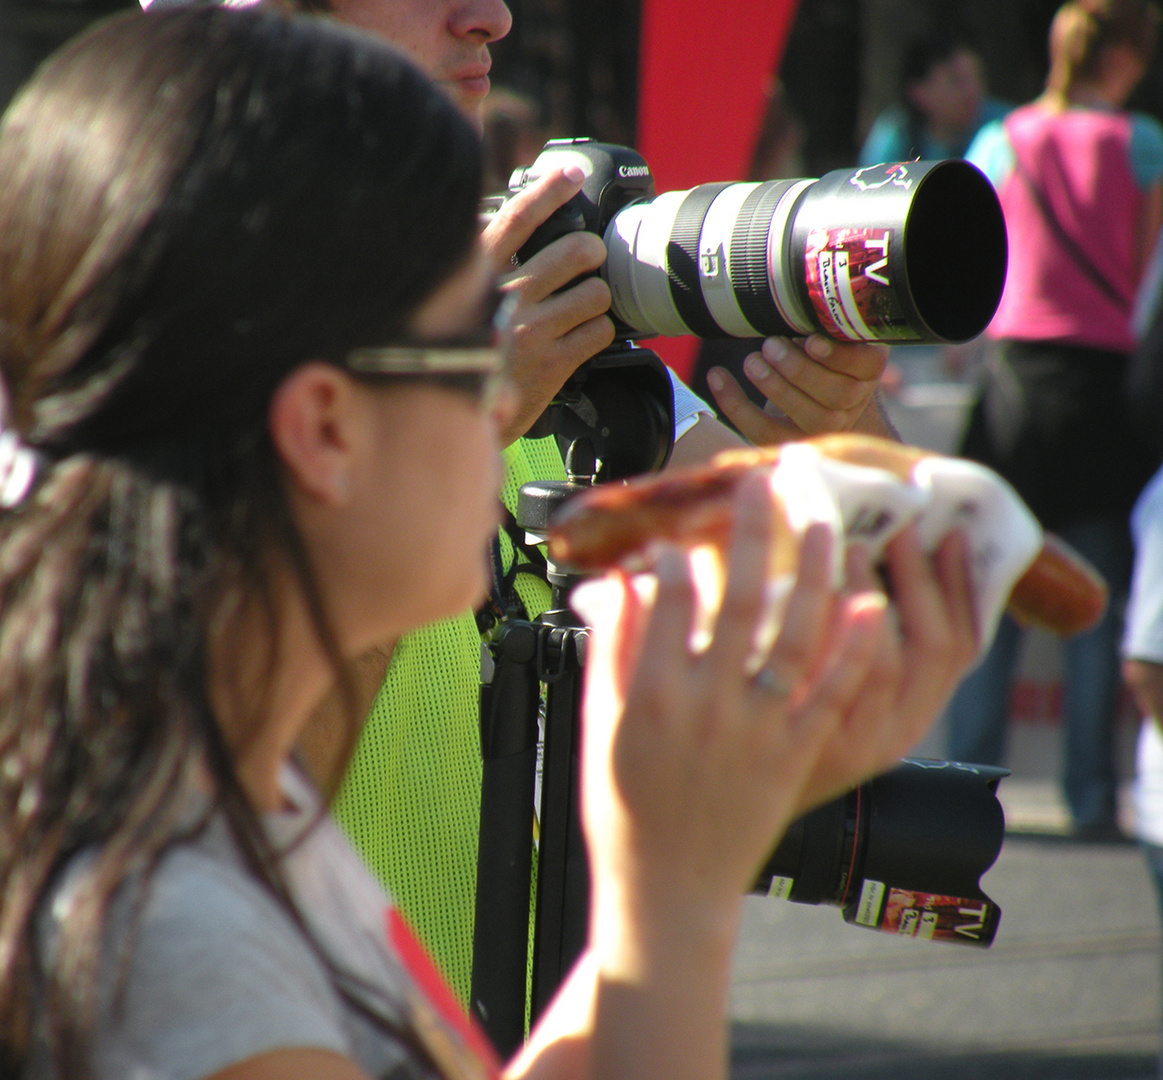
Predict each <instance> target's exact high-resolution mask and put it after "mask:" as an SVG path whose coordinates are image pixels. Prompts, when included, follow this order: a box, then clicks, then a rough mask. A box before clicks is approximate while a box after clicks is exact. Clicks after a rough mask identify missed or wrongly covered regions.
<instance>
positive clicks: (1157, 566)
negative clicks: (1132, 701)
mask: <svg viewBox="0 0 1163 1080" xmlns="http://www.w3.org/2000/svg"><path fill="white" fill-rule="evenodd" d="M1131 532H1132V534H1133V536H1134V540H1135V569H1134V574H1133V576H1132V578H1131V594H1130V599H1129V601H1128V604H1127V615H1126V625H1125V629H1124V632H1123V655H1124V656H1125V657H1127V658H1128V659H1133V660H1146V661H1148V662H1150V663H1153V664H1163V469H1160V470H1159V471H1158V472H1156V473H1155V475H1154V476H1153V477H1152V478H1151V481H1150V483H1148V484H1147V486H1146V487H1145V488H1144V489H1143V491H1142V494H1140V496H1139V499H1138V501H1137V502H1136V503H1135V508H1134V510H1133V511H1132V512H1131ZM1160 723H1163V717H1153V718H1148V719H1146V720H1144V722H1143V725H1142V727H1141V728H1140V730H1139V742H1138V748H1137V750H1136V762H1135V784H1134V805H1135V831H1136V833H1137V834H1138V836H1139V837H1140V838H1141V839H1143V840H1146V841H1147V842H1148V843H1151V844H1158V845H1161V846H1163V732H1161V730H1160Z"/></svg>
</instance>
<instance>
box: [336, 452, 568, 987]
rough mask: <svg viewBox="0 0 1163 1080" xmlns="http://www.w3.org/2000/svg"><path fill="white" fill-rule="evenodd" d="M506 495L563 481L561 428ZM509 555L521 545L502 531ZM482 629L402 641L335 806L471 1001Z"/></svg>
mask: <svg viewBox="0 0 1163 1080" xmlns="http://www.w3.org/2000/svg"><path fill="white" fill-rule="evenodd" d="M505 466H506V468H505V482H504V486H503V488H502V491H501V497H502V499H503V501H504V503H505V505H506V506H508V507H509V509H510V510H513V509H514V508H515V506H516V499H517V492H518V490H519V489H520V487H521V485H522V484H524V483H526V482H528V481H530V480H561V479H564V478H565V469H564V466H563V465H562V461H561V455H560V453H559V452H558V449H557V445H556V443H555V441H554V440H553V439H552V438H548V439H537V440H532V439H520V440H518V441H517V442H516V443H514V444H513V445H512V446H510V447H508V448H507V449H506V451H505ZM501 548H502V556H503V558H504V560H505V565H506V566H508V565H510V561H511V559H512V554H513V552H512V547H511V546H510V544H509V540H508V537H507V536H506V535H505V534H504V533H503V532H502V533H501ZM516 588H517V591H518V593H519V594H520V596H521V599H522V601H523V602H524V604H525V607H526V610H527V611H528V612H529V615H530V617H531V618H536V617H537V616H538V615H540V614H541V612H542V611H544V610H545V608H546V607H547V606H548V604H549V598H550V597H549V588H548V586H547V585H545V583H544V582H542V581H538V580H535V579H533V578H531V577H529V576H526V575H519V576H518V577H517V579H516ZM480 659H481V638H480V634H479V632H478V631H477V625H476V620H475V618H474V616H473V613H472V612H467V611H466V612H465V613H464V614H463V615H461V616H459V617H457V618H453V619H447V620H445V621H443V622H439V623H436V624H434V625H432V626H428V627H425V628H423V629H421V630H418V631H416V632H415V633H413V634H410V635H408V636H407V637H405V638H403V639H402V640H401V641H400V642H399V644H398V645H397V646H396V649H395V652H394V653H393V655H392V662H391V664H390V666H389V668H388V672H387V675H386V677H385V679H384V684H383V686H382V687H380V692H379V696H378V697H377V698H376V701H375V704H374V705H373V706H372V710H371V713H370V715H369V716H368V719H367V724H366V726H365V728H364V730H363V734H362V735H361V737H360V740H359V744H358V746H357V747H356V751H355V756H354V758H353V759H352V762H351V766H350V768H349V770H348V773H347V776H346V777H345V779H344V782H343V786H342V788H341V790H340V792H339V796H338V798H337V799H336V801H335V804H334V807H333V813H334V815H335V817H336V819H337V820H338V821H339V823H340V825H341V826H342V827H343V829H344V830H345V831H346V832H347V834H348V835H349V836H350V837H351V840H352V842H353V843H354V844H355V846H356V847H357V848H358V849H359V851H360V852H361V853H362V855H363V857H364V859H365V860H366V861H367V863H368V865H369V866H370V867H371V868H372V870H373V871H374V872H375V873H376V874H377V875H378V877H379V878H380V880H381V881H382V882H383V883H384V885H385V886H386V887H387V889H388V891H389V892H390V893H391V894H392V896H393V897H394V898H395V900H396V903H397V904H398V905H399V907H400V910H401V911H402V912H403V913H404V915H405V916H406V917H407V919H408V921H409V922H410V923H411V924H412V926H413V928H414V929H415V931H416V933H417V935H418V936H419V937H420V939H421V940H422V941H423V942H424V944H425V945H426V946H427V948H428V951H429V952H430V953H431V954H432V956H433V958H434V959H435V960H436V962H437V963H438V964H439V965H440V968H441V970H442V971H443V972H444V974H445V976H446V977H447V978H448V980H449V982H450V983H451V984H452V986H453V988H454V989H455V990H456V992H457V993H458V994H459V996H460V998H461V1001H462V1002H463V1003H465V1004H467V1002H468V998H469V988H470V980H471V976H472V940H473V916H474V905H475V902H476V875H477V834H478V831H479V827H480V796H481V756H480V726H479V695H480Z"/></svg>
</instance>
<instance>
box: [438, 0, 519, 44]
mask: <svg viewBox="0 0 1163 1080" xmlns="http://www.w3.org/2000/svg"><path fill="white" fill-rule="evenodd" d="M448 25H449V29H450V30H451V31H452V33H453V34H455V35H456V36H457V37H468V36H469V35H476V36H477V37H479V38H480V39H481V41H482V42H486V43H487V42H490V41H500V40H501V38H503V37H504V36H505V35H506V34H508V32H509V31H510V30H511V29H512V27H513V16H512V14H510V12H509V9H508V7H506V6H505V4H504V2H503V0H464V2H463V3H459V4H457V5H456V7H455V8H454V9H453V12H452V14H451V15H450V16H449V20H448Z"/></svg>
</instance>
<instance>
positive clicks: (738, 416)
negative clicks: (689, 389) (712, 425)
mask: <svg viewBox="0 0 1163 1080" xmlns="http://www.w3.org/2000/svg"><path fill="white" fill-rule="evenodd" d="M707 386H709V387H710V389H711V394H712V395H713V396H714V398H715V404H716V405H717V406H718V408H719V411H720V412H721V413H722V414H723V415H724V416H725V417H726V418H727V419H728V420H729V421H730V422H731V423H732V424H733V425H734V426H735V430H736V431H738V432H739V434H740V435H742V436H743V438H745V439H747V440H749V441H750V442H752V443H754V444H755V445H756V446H770V445H773V444H775V443H782V442H787V441H788V439H796V438H802V437H803V434H804V433H803V431H801V430H800V429H799V428H797V427H796V426H795V425H794V424H792V423H790V422H789V421H787V420H784V419H781V418H780V417H777V416H773V415H771V414H769V413H766V412H764V410H763V409H761V408H759V406H758V405H756V404H755V402H753V401H752V400H751V399H750V398H749V397H748V396H747V395H746V394H745V393H744V392H743V388H742V387H741V386H740V385H739V383H738V381H737V380H736V379H735V377H734V376H733V375H732V374H731V373H730V372H729V371H728V370H727V369H726V368H712V369H711V370H710V371H709V372H707Z"/></svg>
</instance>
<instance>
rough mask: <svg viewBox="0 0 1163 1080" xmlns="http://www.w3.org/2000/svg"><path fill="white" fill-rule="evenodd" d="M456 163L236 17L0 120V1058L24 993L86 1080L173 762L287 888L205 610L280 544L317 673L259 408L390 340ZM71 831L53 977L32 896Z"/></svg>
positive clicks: (469, 211)
mask: <svg viewBox="0 0 1163 1080" xmlns="http://www.w3.org/2000/svg"><path fill="white" fill-rule="evenodd" d="M479 159H480V154H479V147H478V143H477V137H476V135H475V133H474V132H473V130H472V128H471V127H470V126H469V125H468V123H467V122H466V121H465V120H463V119H462V118H461V117H460V116H459V114H458V113H457V111H456V110H455V108H454V106H453V105H452V104H451V103H450V102H449V101H447V100H446V99H445V98H444V96H443V95H442V94H441V93H440V92H439V91H437V90H435V89H434V88H432V87H431V85H430V84H429V83H428V82H427V80H426V79H425V78H424V77H423V76H422V75H420V74H419V73H418V72H417V71H416V69H414V68H413V67H412V66H411V65H410V64H408V63H407V62H406V61H404V60H402V59H401V58H399V57H398V56H397V55H396V54H395V53H394V52H392V51H391V50H390V49H388V48H387V47H386V46H383V45H382V44H380V43H378V42H374V41H372V40H370V39H368V38H365V37H363V36H362V35H358V34H356V33H355V32H353V31H349V30H346V29H344V28H341V27H338V26H335V25H330V24H327V23H323V22H320V21H318V20H311V19H293V18H292V19H288V18H283V17H281V16H278V15H273V14H260V13H257V12H254V11H246V12H242V11H230V10H222V9H214V8H209V7H200V8H177V9H168V10H160V11H152V12H149V13H146V14H139V13H136V12H135V13H132V14H127V15H121V16H117V17H115V18H113V19H111V20H109V21H107V22H105V23H103V24H101V25H99V26H98V27H96V28H95V29H93V30H92V31H90V32H89V33H87V34H86V35H84V36H83V37H81V38H80V39H77V40H75V41H73V42H72V43H70V44H69V45H67V46H66V47H65V48H64V49H62V50H61V51H60V52H58V53H57V54H56V55H55V56H54V57H52V58H50V60H49V61H48V62H47V63H46V64H45V65H44V66H43V67H42V68H41V70H40V71H39V72H38V73H37V75H36V76H35V77H34V78H33V79H32V80H31V82H30V83H29V84H27V86H26V88H25V89H24V90H23V92H22V93H21V94H20V96H19V97H18V98H17V99H16V100H15V101H14V102H13V104H12V106H11V107H10V109H9V110H8V112H7V113H6V114H5V116H4V119H3V122H2V125H0V371H2V373H3V375H4V378H5V381H6V390H7V394H8V398H9V402H8V405H9V424H10V425H11V426H13V427H15V428H16V429H17V430H18V431H20V432H21V434H22V435H23V437H24V439H25V440H26V441H27V442H28V443H29V444H31V445H32V446H33V447H35V448H37V449H38V450H39V451H40V452H41V454H42V455H43V456H44V459H45V464H44V467H43V469H42V475H41V476H40V478H39V480H38V482H37V485H36V487H35V489H34V490H33V492H32V494H31V496H30V497H29V498H28V499H27V500H26V501H25V503H24V504H23V505H21V506H19V507H18V508H16V509H15V510H11V511H7V512H2V513H0V1074H3V1075H5V1076H8V1075H18V1074H19V1072H20V1070H21V1068H22V1065H23V1063H24V1062H25V1060H26V1057H27V1054H28V1050H29V1046H30V1041H31V1038H32V1026H33V1005H32V1003H33V1002H38V1003H40V1005H39V1006H38V1009H40V1008H41V1007H43V1011H40V1013H39V1015H40V1016H42V1017H45V1018H46V1019H47V1025H46V1026H47V1036H48V1038H49V1041H50V1044H51V1047H52V1051H53V1053H54V1054H55V1056H56V1060H57V1067H58V1069H59V1071H60V1073H61V1074H62V1075H64V1076H84V1075H85V1074H86V1072H87V1071H88V1069H87V1065H86V1048H87V1042H86V1038H87V1035H88V1032H89V1026H90V1025H91V1023H92V1021H93V1018H94V1016H95V1008H96V1000H97V971H98V963H99V959H100V956H99V953H100V949H101V944H102V929H103V926H104V921H105V918H106V914H107V911H108V908H109V904H110V902H111V898H112V897H113V894H114V893H115V892H117V891H118V890H119V889H121V888H124V887H130V888H136V889H138V890H139V891H138V893H137V894H136V895H137V897H138V902H140V898H141V897H142V896H143V895H144V892H143V890H144V889H145V888H146V887H147V884H146V883H147V882H148V879H149V874H150V871H151V870H152V868H154V867H155V866H156V865H157V863H158V860H159V859H160V858H161V857H162V855H163V854H164V853H165V851H166V850H168V848H169V847H170V846H172V845H173V844H174V843H176V842H178V841H180V840H181V839H182V838H183V837H185V836H189V835H191V834H192V833H193V832H196V831H197V829H198V828H199V827H200V826H201V825H202V824H204V821H205V814H204V813H203V814H202V815H201V816H200V817H198V816H196V817H195V818H193V819H191V817H190V812H191V806H190V802H189V792H190V790H191V788H193V787H194V786H195V785H194V783H193V780H194V778H195V777H206V776H208V777H210V779H211V780H212V787H213V791H214V794H215V803H216V806H217V808H218V809H219V810H220V811H221V812H222V813H223V814H224V815H225V816H226V819H227V821H228V823H229V825H230V828H231V830H232V832H233V834H234V836H235V838H236V839H237V841H238V843H239V846H240V849H241V850H242V851H243V853H244V856H245V858H246V859H247V861H248V862H249V864H250V866H251V868H252V870H253V871H254V872H255V873H256V875H258V876H259V877H260V879H261V880H263V881H265V882H266V883H267V885H268V886H269V887H270V888H271V890H272V891H273V892H274V893H275V894H276V895H279V896H280V897H281V898H282V899H283V900H284V902H286V903H288V904H289V903H290V902H289V900H288V899H287V897H286V895H285V887H284V885H283V884H282V882H281V880H280V877H279V873H278V869H277V865H276V860H275V859H274V858H273V857H272V852H271V851H270V850H269V846H268V845H267V844H266V842H265V840H264V836H263V833H262V830H261V828H260V826H259V823H258V821H257V819H256V816H255V814H254V812H253V810H252V809H251V808H250V806H249V804H248V803H247V800H246V799H245V798H244V797H243V795H242V792H241V790H240V787H239V784H238V781H237V779H236V777H235V775H234V772H233V769H232V765H231V757H230V754H229V752H228V749H227V747H226V746H225V745H224V742H223V737H222V734H221V732H220V730H219V728H218V726H217V724H216V723H215V720H214V717H213V714H212V710H211V707H210V704H209V701H208V699H207V686H206V678H207V671H206V656H207V635H208V624H209V622H210V620H211V619H212V618H214V619H217V618H220V617H221V616H222V614H223V613H224V612H229V611H230V610H231V605H232V604H237V603H238V602H240V601H241V599H243V598H246V599H248V600H250V601H254V600H256V599H257V601H258V602H259V603H260V604H265V609H266V610H267V611H268V612H270V611H272V610H273V595H272V592H271V584H270V582H269V581H267V580H266V579H265V578H264V575H263V572H262V568H263V565H264V562H265V560H264V554H266V553H269V552H270V550H271V549H272V545H273V546H274V547H275V548H276V549H278V550H281V551H282V552H284V553H285V555H286V556H287V557H288V558H289V559H290V562H291V564H292V565H293V566H294V567H295V568H296V569H297V571H298V574H299V577H300V579H301V582H302V585H303V589H304V594H305V595H306V596H307V597H308V600H309V603H311V604H312V605H313V608H314V612H313V614H314V616H315V622H316V625H317V628H318V631H319V634H320V637H321V639H322V640H323V642H324V644H325V646H327V647H328V649H329V651H330V652H331V653H332V656H333V659H337V651H336V649H335V646H334V639H333V638H332V637H331V636H330V634H329V632H328V629H327V622H326V618H325V614H324V611H323V608H322V605H321V603H320V602H319V595H318V590H317V589H315V588H314V586H313V577H312V574H311V567H310V565H309V560H308V559H307V557H306V554H305V550H304V547H303V545H302V543H301V541H300V540H299V538H298V536H297V534H296V532H295V529H294V527H293V525H292V519H291V516H290V514H289V511H288V508H287V504H286V501H285V497H284V494H283V485H282V481H281V476H280V470H279V467H278V464H277V461H276V456H275V453H274V451H273V448H272V446H271V444H270V441H269V438H268V435H267V431H266V414H267V408H268V405H269V400H270V396H271V393H272V392H273V390H274V389H275V387H277V385H278V384H279V383H280V382H281V380H282V379H283V378H285V376H286V375H287V373H288V372H290V371H291V370H293V369H294V368H295V367H296V366H297V365H299V364H300V363H302V362H303V361H305V360H308V359H313V358H319V359H335V358H339V357H342V356H343V355H344V354H345V353H346V352H348V351H349V350H351V349H353V348H356V347H360V346H374V345H379V344H384V343H386V342H389V341H390V340H391V339H392V338H393V336H395V335H397V334H398V333H399V332H400V331H401V329H402V327H403V326H404V325H405V323H406V322H407V320H408V318H409V316H410V314H411V313H412V312H413V311H414V310H415V308H416V307H417V305H418V303H419V302H420V301H421V300H423V299H424V298H425V297H426V296H427V295H428V294H430V293H431V291H432V290H433V289H434V288H435V286H436V285H437V284H439V283H440V282H442V281H443V280H444V279H446V278H447V276H448V275H449V274H450V273H451V272H452V271H453V270H454V269H455V268H456V267H457V266H458V265H460V264H461V263H462V262H463V260H464V258H465V257H466V255H467V253H468V251H469V249H470V247H471V244H472V241H473V237H474V234H475V231H476V213H477V204H478V199H479V195H480V182H481V181H480V160H479ZM271 662H272V663H273V657H271ZM83 848H87V849H90V850H92V851H93V852H95V857H94V858H92V859H91V860H88V861H86V862H85V864H84V867H85V869H84V872H83V874H82V875H81V877H80V880H79V882H78V884H77V887H76V890H75V893H74V894H73V896H74V900H73V906H72V907H71V909H70V917H69V919H68V920H66V921H64V923H63V924H62V926H61V928H60V938H59V941H58V942H57V943H56V947H55V948H54V949H53V950H52V960H51V963H49V962H46V960H45V955H44V952H43V950H38V948H37V947H36V938H37V925H38V914H37V912H38V908H39V907H40V906H41V905H42V904H43V902H44V899H45V897H46V895H47V894H48V892H49V890H50V889H51V888H52V886H53V884H54V881H55V880H56V875H58V874H59V872H60V871H61V869H62V867H63V866H64V865H65V864H66V863H67V862H69V860H70V858H71V856H73V855H74V854H75V853H77V852H78V851H80V850H81V849H83ZM127 883H128V885H127Z"/></svg>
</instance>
